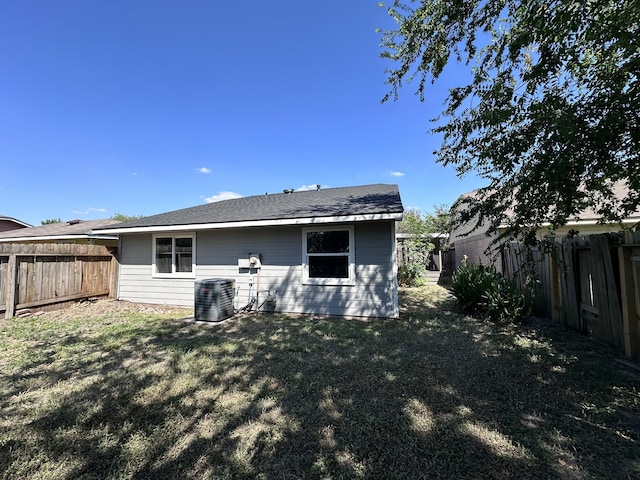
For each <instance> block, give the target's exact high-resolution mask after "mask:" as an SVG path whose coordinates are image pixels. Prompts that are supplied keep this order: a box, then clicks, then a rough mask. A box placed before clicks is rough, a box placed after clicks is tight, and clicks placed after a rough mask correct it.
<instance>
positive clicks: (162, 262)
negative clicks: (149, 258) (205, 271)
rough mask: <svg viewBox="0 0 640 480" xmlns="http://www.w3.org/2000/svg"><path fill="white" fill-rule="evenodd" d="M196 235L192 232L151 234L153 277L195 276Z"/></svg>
mask: <svg viewBox="0 0 640 480" xmlns="http://www.w3.org/2000/svg"><path fill="white" fill-rule="evenodd" d="M195 259H196V237H195V235H194V234H180V235H164V234H157V235H154V236H153V265H152V267H153V271H152V273H153V276H154V277H185V278H193V277H195V272H196V266H195Z"/></svg>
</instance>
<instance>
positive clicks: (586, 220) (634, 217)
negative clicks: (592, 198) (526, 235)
mask: <svg viewBox="0 0 640 480" xmlns="http://www.w3.org/2000/svg"><path fill="white" fill-rule="evenodd" d="M612 193H613V195H614V196H615V197H616V198H618V199H623V198H624V197H626V196H627V195H628V193H629V189H628V187H627V185H626V184H624V182H617V183H616V184H614V185H613V188H612ZM477 195H478V190H473V191H471V192H467V193H463V194H462V195H460V197H458V200H456V203H457V202H458V201H460V200H462V199H464V198H474V197H476V196H477ZM517 201H518V198H517V195H514V204H515V203H517ZM454 205H455V203H454ZM505 213H506V215H507V217H508V218H513V216H514V211H513V208H510V209H508V210H506V212H505ZM638 219H640V209H638V210H636V211H635V212H632V213H631V214H630V215H629V216H628V217H627V218H625V219H623V220H622V222H621V223H623V224H625V223H636V222H637V221H638ZM599 221H600V216H599V215H598V214H597V213H596V212H595V211H594V210H593V209H592V208H586V209H584V210H582V211H580V212H578V214H577V215H576V216H575V217H572V218H568V219H567V225H569V226H571V225H581V224H587V225H589V224H596V223H598V222H599ZM545 225H549V224H548V223H547V224H545ZM504 226H506V225H504Z"/></svg>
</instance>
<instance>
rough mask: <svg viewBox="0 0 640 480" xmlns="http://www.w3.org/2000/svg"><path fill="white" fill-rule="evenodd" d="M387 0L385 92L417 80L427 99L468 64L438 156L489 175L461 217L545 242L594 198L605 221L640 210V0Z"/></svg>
mask: <svg viewBox="0 0 640 480" xmlns="http://www.w3.org/2000/svg"><path fill="white" fill-rule="evenodd" d="M388 12H389V15H391V17H393V18H394V20H395V21H396V22H397V28H396V29H394V30H391V31H387V32H384V33H383V38H382V48H383V51H382V53H381V56H382V57H383V58H386V59H388V60H390V61H391V62H392V64H393V65H394V67H393V68H390V69H388V70H387V73H388V78H387V83H388V84H389V85H390V87H391V88H390V92H389V94H388V95H387V96H386V97H385V98H384V99H383V102H384V101H387V100H389V99H392V98H393V99H395V98H398V95H399V93H400V90H401V89H402V88H403V87H404V84H405V83H409V82H411V81H412V80H413V81H416V80H417V82H418V83H417V87H415V88H416V93H417V94H418V96H419V98H420V100H421V101H425V102H428V101H430V98H429V93H430V91H429V88H430V86H431V85H432V84H433V83H434V82H435V81H436V80H437V79H438V77H440V75H441V74H442V73H443V72H444V71H445V69H446V68H447V66H448V65H450V64H452V63H453V62H458V63H460V64H462V65H465V66H466V68H467V74H468V77H467V78H468V81H462V82H461V83H460V84H459V85H451V86H450V88H449V93H448V97H447V99H446V103H445V105H444V108H443V109H442V112H441V114H440V116H439V117H437V118H435V119H433V122H435V126H434V127H433V129H432V133H434V134H437V135H440V136H441V137H442V139H443V142H442V145H441V147H440V148H439V149H438V150H437V151H436V152H435V154H436V159H437V161H438V162H439V163H441V164H443V165H445V166H446V165H450V166H453V167H454V168H455V169H456V172H457V174H458V175H459V176H462V175H465V174H467V173H470V172H473V173H475V174H477V175H479V176H480V177H481V178H483V179H485V180H486V186H485V187H484V188H481V189H479V190H478V191H477V192H475V193H474V195H470V196H468V197H466V198H465V199H463V200H462V202H461V203H460V204H459V205H456V211H457V212H458V215H457V219H456V221H459V222H474V224H475V225H476V226H479V225H480V224H485V225H489V232H490V233H491V232H498V231H499V228H498V227H500V226H505V227H506V228H505V229H503V230H500V231H501V232H502V236H503V238H504V237H508V238H520V239H524V240H526V241H533V239H535V234H536V231H537V230H538V229H539V228H540V227H541V226H543V225H549V226H550V227H551V228H555V227H559V226H561V225H564V224H566V222H567V221H568V220H571V219H573V218H575V217H577V216H578V215H579V214H580V212H582V211H584V210H587V209H588V210H590V211H592V212H594V213H595V214H596V215H597V217H598V218H599V219H600V220H601V221H602V222H618V221H620V220H621V219H623V218H625V217H627V216H628V215H629V214H630V213H632V212H635V211H637V210H638V208H639V206H640V112H639V105H640V86H639V82H638V79H639V77H640V3H639V2H638V0H617V1H615V0H587V1H585V0H556V1H548V0H521V1H517V0H483V1H478V0H470V1H469V0H465V1H461V0H456V1H452V0H422V1H411V2H409V3H406V2H400V1H397V0H396V1H394V2H393V4H392V5H391V6H389V7H388Z"/></svg>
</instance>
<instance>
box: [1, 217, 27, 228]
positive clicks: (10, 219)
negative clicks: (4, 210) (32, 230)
mask: <svg viewBox="0 0 640 480" xmlns="http://www.w3.org/2000/svg"><path fill="white" fill-rule="evenodd" d="M0 221H6V222H13V223H15V224H17V225H21V226H22V227H30V226H31V225H29V224H28V223H26V222H23V221H22V220H18V219H17V218H13V217H7V216H6V215H0Z"/></svg>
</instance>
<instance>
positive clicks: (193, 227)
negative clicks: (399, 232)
mask: <svg viewBox="0 0 640 480" xmlns="http://www.w3.org/2000/svg"><path fill="white" fill-rule="evenodd" d="M384 220H394V221H398V220H402V212H396V213H375V214H364V215H345V216H335V217H304V218H282V219H275V220H247V221H240V222H220V223H198V224H192V223H190V224H185V225H153V226H145V227H130V228H127V227H122V228H110V229H109V233H110V234H123V233H155V232H181V231H190V232H191V231H197V230H212V229H224V228H247V227H283V226H296V225H322V224H328V223H353V222H370V221H384Z"/></svg>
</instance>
